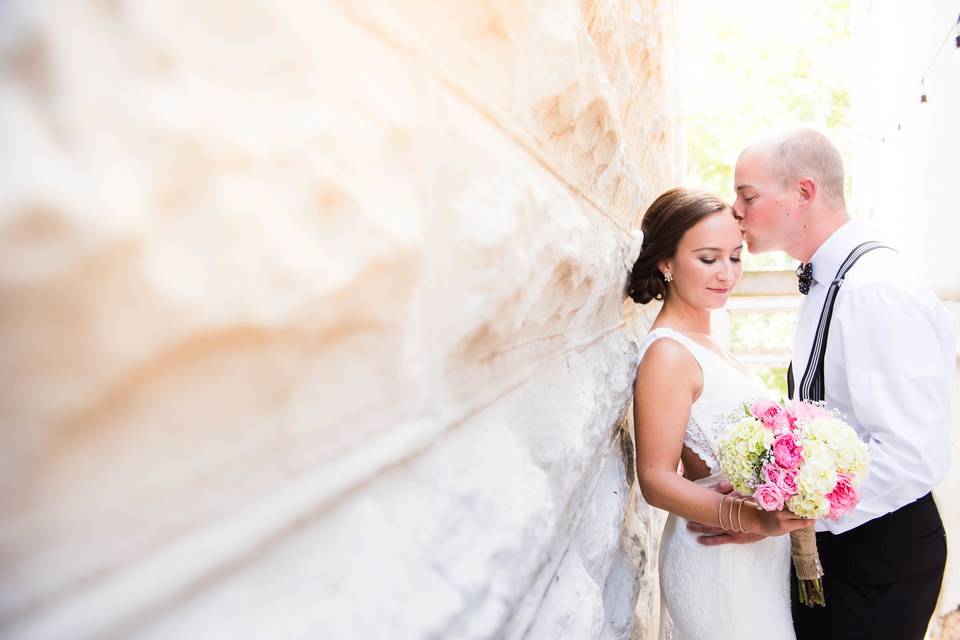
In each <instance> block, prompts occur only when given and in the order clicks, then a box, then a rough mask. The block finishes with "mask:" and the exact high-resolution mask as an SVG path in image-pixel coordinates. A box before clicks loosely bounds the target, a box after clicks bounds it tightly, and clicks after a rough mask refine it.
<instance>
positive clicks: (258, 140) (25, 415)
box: [0, 0, 677, 638]
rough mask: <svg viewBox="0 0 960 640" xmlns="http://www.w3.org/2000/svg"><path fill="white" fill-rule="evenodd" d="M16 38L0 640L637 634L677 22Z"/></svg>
mask: <svg viewBox="0 0 960 640" xmlns="http://www.w3.org/2000/svg"><path fill="white" fill-rule="evenodd" d="M0 14H2V17H0V25H2V26H0V74H2V75H0V133H2V139H3V140H4V144H3V145H0V166H2V167H3V171H0V297H2V301H3V304H2V306H0V372H2V375H3V380H4V388H3V392H2V394H0V416H2V418H3V424H4V425H5V428H4V429H3V430H2V432H0V434H2V435H0V635H4V636H7V635H10V636H14V637H68V636H69V637H93V636H97V637H100V636H104V635H110V634H115V635H122V636H125V637H137V636H142V637H157V638H168V637H189V636H195V635H196V634H197V633H198V632H199V631H200V630H202V631H203V634H204V636H205V637H224V638H227V637H229V638H236V637H266V636H270V637H320V636H322V637H325V638H356V637H364V638H380V637H384V638H385V637H389V638H431V637H436V638H440V637H463V638H492V637H508V638H520V637H530V638H536V637H549V638H562V637H569V638H583V637H603V638H626V637H629V634H630V633H631V627H634V632H636V628H637V626H636V625H634V624H633V611H634V604H635V602H636V599H637V594H638V593H639V594H641V605H640V608H639V609H638V610H639V611H642V612H644V614H643V616H644V617H642V619H641V620H640V622H639V628H641V629H642V628H643V627H644V625H647V624H650V622H649V619H648V616H647V612H648V609H647V608H645V607H646V606H647V605H646V604H645V603H644V602H643V596H644V594H649V593H650V589H651V588H652V587H651V584H652V583H651V580H652V579H653V577H654V576H655V573H653V571H652V570H653V569H654V568H655V567H654V563H652V560H651V558H652V554H653V552H654V545H653V542H652V538H651V536H652V530H653V528H654V527H655V524H656V523H655V521H652V520H651V516H650V513H649V510H648V509H647V508H646V507H645V506H644V505H643V504H642V501H639V500H638V499H637V495H636V489H635V487H631V480H632V473H631V472H630V471H628V466H627V465H625V462H624V456H623V451H624V447H623V446H622V443H621V436H620V424H621V422H622V421H623V419H624V416H625V415H626V413H627V409H628V407H629V400H630V393H631V384H632V379H633V365H634V361H635V358H636V347H635V344H634V341H633V339H632V337H631V333H630V330H629V325H630V323H633V322H639V321H642V319H641V320H637V319H635V318H632V317H630V313H632V310H630V306H629V305H628V306H627V307H626V309H628V313H627V314H626V317H625V316H624V313H623V312H622V310H621V304H622V299H623V294H622V286H623V282H624V279H625V276H626V272H625V270H624V261H625V259H626V254H627V251H628V249H627V246H628V235H627V229H628V228H629V226H630V224H631V223H632V222H633V220H634V218H635V217H636V215H637V213H638V211H639V210H640V209H641V205H644V204H646V202H647V201H648V200H649V198H650V197H651V195H655V194H656V193H657V192H659V191H660V190H661V189H663V188H665V187H667V186H669V185H670V184H671V183H672V182H673V181H674V177H675V175H676V165H675V162H676V158H677V155H676V153H675V145H676V143H677V136H676V132H675V130H674V129H675V127H674V124H673V120H672V117H671V112H670V109H669V102H668V101H669V99H670V98H671V97H672V96H671V91H672V89H671V86H672V85H671V82H672V70H671V64H672V62H671V57H670V55H669V43H670V40H671V36H670V28H671V20H672V18H671V16H670V14H669V10H668V9H665V8H662V7H660V6H659V3H657V2H654V1H652V0H650V1H645V2H619V1H613V0H610V1H607V2H601V1H597V2H587V1H584V2H581V3H576V2H572V1H565V2H561V1H559V0H556V1H552V2H547V1H544V2H536V3H532V4H531V3H519V2H494V1H492V0H490V1H486V2H484V1H481V0H477V1H475V2H466V3H442V2H426V1H423V2H406V3H401V4H397V3H376V2H357V3H354V2H339V3H337V2H329V3H279V4H269V5H267V4H262V3H245V2H241V3H220V2H212V1H211V2H201V3H182V2H168V3H159V4H158V3H148V2H120V3H71V2H54V1H47V2H8V3H4V5H3V7H2V8H0ZM627 449H629V447H627ZM638 567H639V568H640V569H642V570H638ZM640 637H643V636H642V635H641V636H640Z"/></svg>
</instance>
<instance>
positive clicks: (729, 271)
mask: <svg viewBox="0 0 960 640" xmlns="http://www.w3.org/2000/svg"><path fill="white" fill-rule="evenodd" d="M717 280H719V281H720V282H724V283H726V282H732V281H733V267H732V266H731V265H730V263H729V262H727V261H724V262H723V266H722V267H721V268H720V270H719V271H717Z"/></svg>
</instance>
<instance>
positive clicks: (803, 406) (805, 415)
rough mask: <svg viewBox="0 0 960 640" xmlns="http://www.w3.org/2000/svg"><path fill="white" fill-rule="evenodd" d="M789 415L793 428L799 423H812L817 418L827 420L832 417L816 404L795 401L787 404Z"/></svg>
mask: <svg viewBox="0 0 960 640" xmlns="http://www.w3.org/2000/svg"><path fill="white" fill-rule="evenodd" d="M787 415H788V416H789V418H788V420H789V422H790V425H791V428H792V427H793V425H794V424H796V423H797V422H810V421H811V420H816V419H817V418H826V417H828V416H829V415H830V412H829V411H827V410H826V409H824V408H823V407H820V406H817V405H815V404H811V403H809V402H803V401H800V400H794V401H792V402H790V403H789V404H787Z"/></svg>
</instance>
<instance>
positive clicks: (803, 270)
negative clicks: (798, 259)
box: [797, 262, 813, 295]
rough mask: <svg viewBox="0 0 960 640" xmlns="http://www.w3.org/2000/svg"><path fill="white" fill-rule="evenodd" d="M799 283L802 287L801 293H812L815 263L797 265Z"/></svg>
mask: <svg viewBox="0 0 960 640" xmlns="http://www.w3.org/2000/svg"><path fill="white" fill-rule="evenodd" d="M797 279H798V282H797V285H798V286H799V287H800V293H802V294H803V295H807V294H808V293H810V285H811V284H812V283H813V263H812V262H808V263H807V264H801V265H800V266H799V267H797Z"/></svg>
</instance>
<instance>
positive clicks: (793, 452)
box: [773, 433, 803, 469]
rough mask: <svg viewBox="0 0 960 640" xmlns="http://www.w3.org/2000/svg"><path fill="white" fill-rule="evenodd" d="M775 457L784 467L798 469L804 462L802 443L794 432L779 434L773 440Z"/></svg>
mask: <svg viewBox="0 0 960 640" xmlns="http://www.w3.org/2000/svg"><path fill="white" fill-rule="evenodd" d="M773 458H774V460H776V461H777V464H778V465H780V466H781V467H783V468H784V469H796V468H797V467H799V466H800V463H801V462H803V455H802V454H801V452H800V445H798V444H797V441H796V440H795V439H794V437H793V435H792V434H789V433H787V434H784V435H781V436H777V439H776V440H774V441H773Z"/></svg>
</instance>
